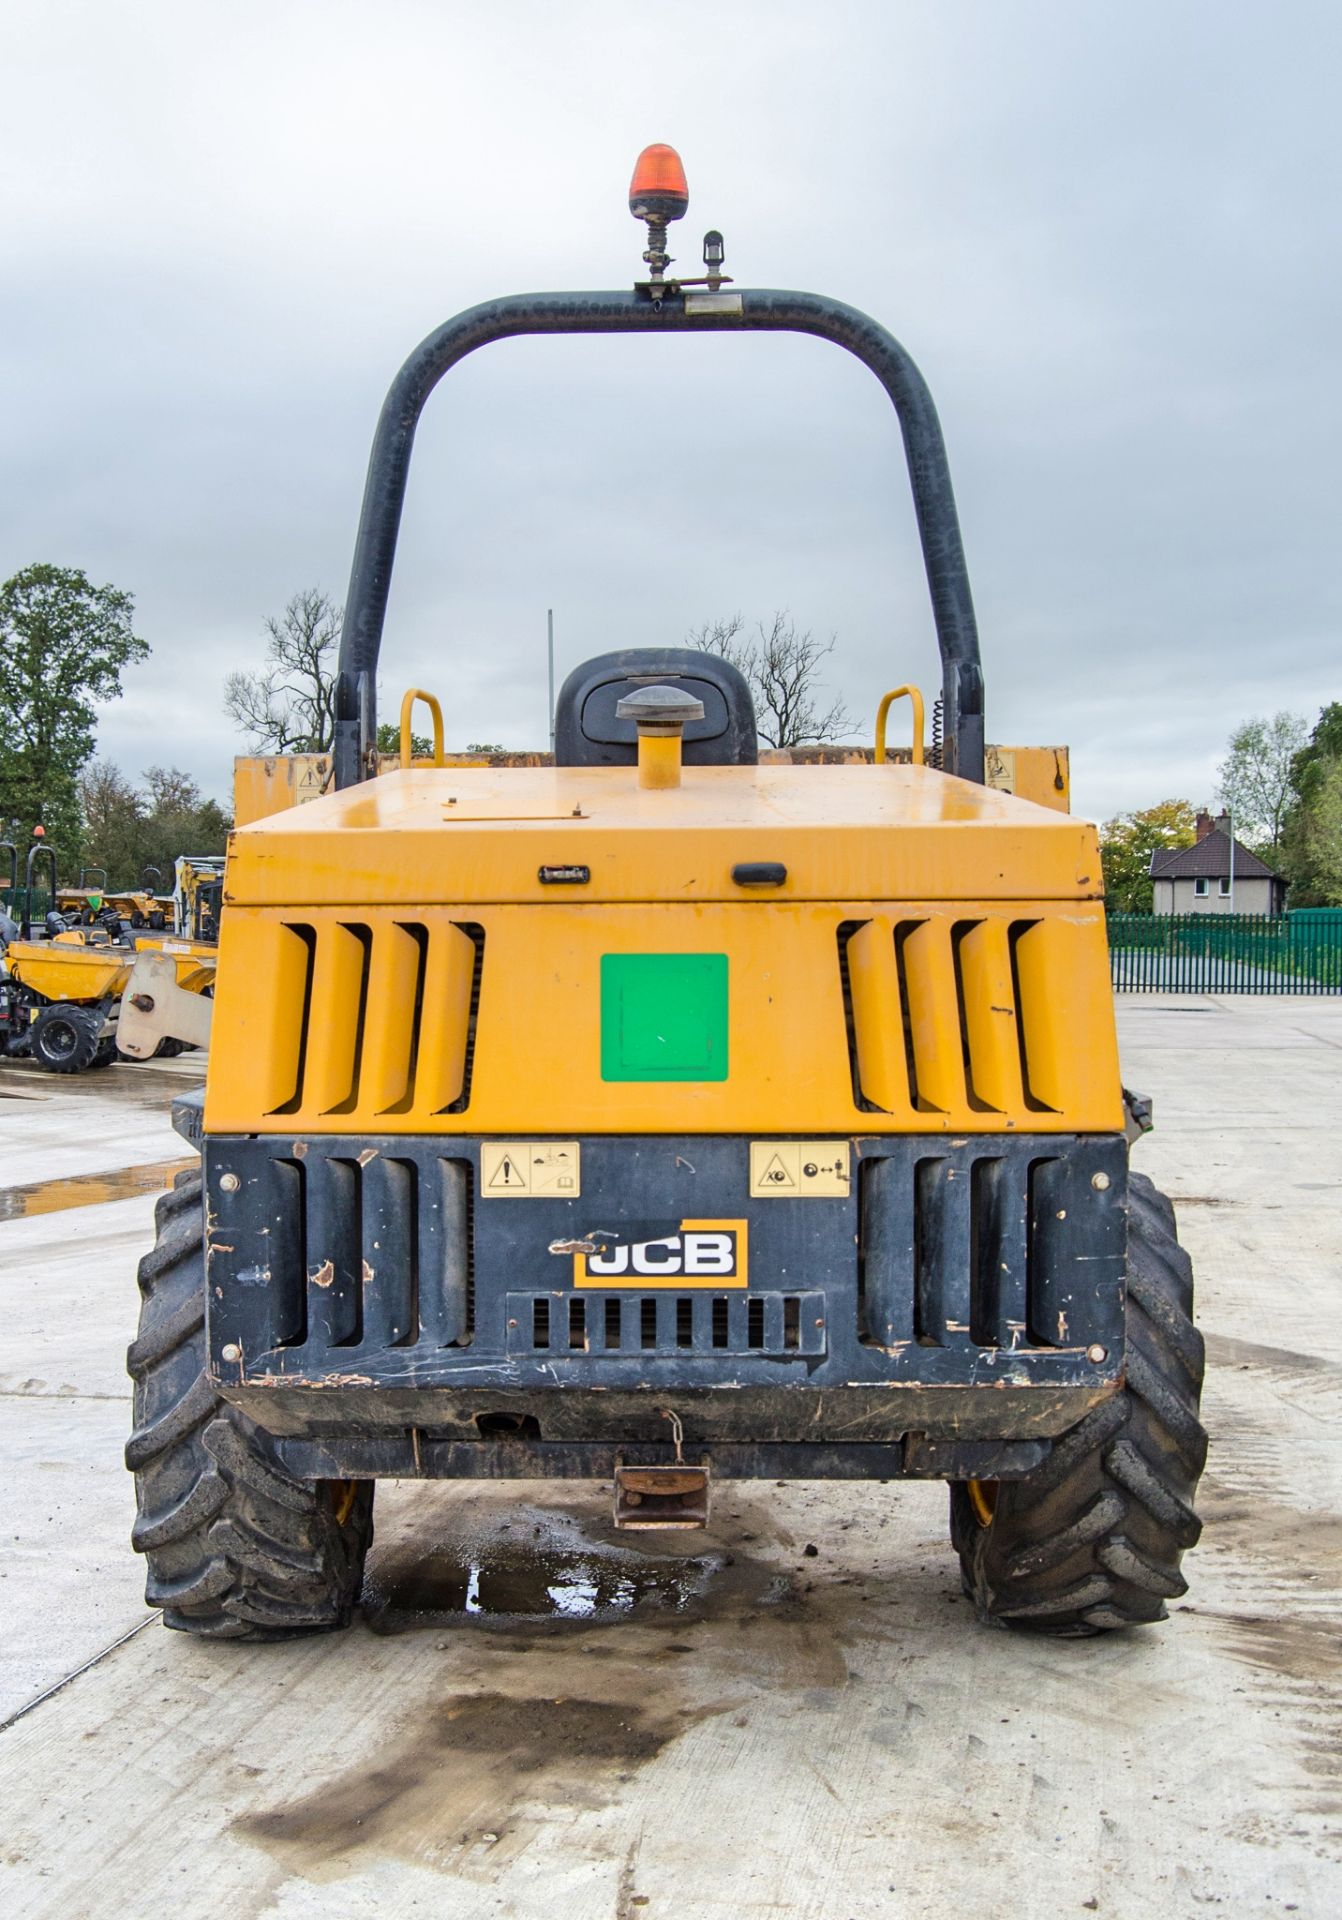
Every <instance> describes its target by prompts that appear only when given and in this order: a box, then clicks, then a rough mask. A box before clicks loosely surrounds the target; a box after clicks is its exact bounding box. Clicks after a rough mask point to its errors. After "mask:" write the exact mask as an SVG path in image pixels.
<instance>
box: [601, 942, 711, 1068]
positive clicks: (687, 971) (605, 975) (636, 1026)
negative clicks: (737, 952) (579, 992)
mask: <svg viewBox="0 0 1342 1920" xmlns="http://www.w3.org/2000/svg"><path fill="white" fill-rule="evenodd" d="M601 1078H602V1079H603V1080H725V1079H726V1078H727V956H726V954H725V953H603V954H602V956H601Z"/></svg>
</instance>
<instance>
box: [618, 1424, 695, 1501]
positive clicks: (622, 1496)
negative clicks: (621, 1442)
mask: <svg viewBox="0 0 1342 1920" xmlns="http://www.w3.org/2000/svg"><path fill="white" fill-rule="evenodd" d="M662 1417H663V1419H666V1420H669V1421H670V1422H671V1431H672V1434H673V1435H674V1438H675V1443H676V1458H675V1461H674V1463H673V1464H672V1465H671V1466H669V1467H634V1466H626V1465H625V1464H624V1462H623V1461H618V1462H617V1463H616V1467H615V1524H616V1526H617V1527H628V1528H630V1529H641V1530H643V1531H650V1530H651V1529H653V1528H655V1527H706V1526H707V1525H708V1504H709V1497H710V1496H709V1484H708V1479H709V1473H710V1467H709V1463H708V1461H707V1460H704V1461H702V1462H701V1463H700V1464H699V1465H698V1466H697V1467H695V1466H691V1465H690V1464H689V1462H688V1461H687V1460H686V1459H685V1455H684V1439H685V1431H684V1428H683V1427H682V1426H681V1423H680V1416H679V1414H675V1413H671V1412H669V1411H668V1412H665V1413H664V1414H663V1416H662Z"/></svg>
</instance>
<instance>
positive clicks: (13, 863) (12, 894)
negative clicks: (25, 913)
mask: <svg viewBox="0 0 1342 1920" xmlns="http://www.w3.org/2000/svg"><path fill="white" fill-rule="evenodd" d="M0 853H7V854H8V855H9V883H8V887H7V892H8V894H9V904H10V905H11V906H13V905H14V904H15V902H16V900H17V898H18V892H19V850H18V848H17V847H16V846H15V845H14V842H13V841H12V840H0Z"/></svg>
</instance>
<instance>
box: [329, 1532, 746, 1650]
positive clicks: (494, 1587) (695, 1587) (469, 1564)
mask: <svg viewBox="0 0 1342 1920" xmlns="http://www.w3.org/2000/svg"><path fill="white" fill-rule="evenodd" d="M509 1513H510V1518H509V1519H508V1520H506V1521H502V1522H498V1523H495V1524H485V1525H482V1526H480V1527H478V1528H470V1529H467V1530H465V1531H463V1532H462V1533H459V1534H457V1536H456V1537H454V1538H448V1539H443V1540H438V1541H426V1540H424V1539H423V1538H422V1537H421V1538H419V1539H417V1540H416V1541H415V1542H414V1543H413V1545H411V1544H409V1543H407V1544H406V1545H404V1546H401V1547H394V1548H392V1549H391V1550H390V1551H388V1552H387V1553H386V1554H385V1555H382V1556H378V1555H376V1554H375V1555H374V1558H373V1560H372V1562H371V1563H370V1566H369V1570H368V1576H367V1579H366V1581H365V1585H364V1591H363V1613H364V1619H365V1621H366V1622H367V1624H368V1626H369V1628H370V1629H371V1630H372V1632H374V1633H380V1634H392V1633H406V1632H409V1631H411V1630H412V1629H414V1628H416V1627H444V1626H450V1625H453V1624H456V1625H460V1624H461V1623H462V1622H463V1621H470V1622H473V1623H474V1624H476V1625H480V1626H487V1625H489V1624H490V1623H491V1622H497V1623H499V1624H500V1625H505V1624H508V1623H510V1622H518V1621H526V1622H528V1623H537V1624H538V1623H541V1622H545V1621H549V1622H554V1623H563V1622H566V1621H570V1622H571V1621H585V1622H587V1623H589V1624H597V1625H600V1624H602V1623H604V1622H613V1621H618V1620H626V1619H629V1618H631V1617H633V1616H636V1615H637V1616H641V1615H644V1614H662V1615H671V1616H673V1617H674V1616H680V1617H684V1616H686V1615H689V1614H693V1613H695V1612H696V1611H697V1610H698V1609H699V1607H700V1606H702V1605H703V1604H704V1603H705V1602H706V1601H707V1600H709V1599H710V1598H711V1597H712V1596H713V1594H714V1592H715V1590H717V1589H719V1588H721V1587H722V1586H723V1585H724V1583H725V1582H726V1576H727V1573H728V1569H730V1568H731V1567H732V1566H733V1564H734V1562H733V1557H732V1556H731V1555H730V1554H726V1553H723V1552H720V1551H717V1550H709V1551H706V1552H705V1551H700V1552H693V1551H691V1552H683V1553H677V1552H674V1551H671V1552H666V1551H651V1550H649V1549H647V1548H639V1547H635V1546H626V1545H625V1544H623V1543H622V1542H620V1541H614V1540H602V1539H599V1538H596V1539H594V1538H593V1537H592V1535H591V1534H590V1533H589V1532H587V1531H585V1530H584V1529H583V1528H582V1527H581V1526H579V1525H578V1524H577V1523H576V1522H575V1521H574V1520H573V1519H571V1518H570V1517H569V1516H567V1515H565V1514H560V1513H554V1512H552V1511H547V1510H545V1509H543V1508H539V1507H537V1508H530V1507H523V1508H520V1509H519V1508H515V1507H514V1508H511V1509H509ZM686 1538H687V1540H688V1539H691V1538H693V1536H686Z"/></svg>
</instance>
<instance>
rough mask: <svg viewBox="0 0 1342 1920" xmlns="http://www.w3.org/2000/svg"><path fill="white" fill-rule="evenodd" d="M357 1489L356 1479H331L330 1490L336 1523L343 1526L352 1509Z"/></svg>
mask: <svg viewBox="0 0 1342 1920" xmlns="http://www.w3.org/2000/svg"><path fill="white" fill-rule="evenodd" d="M358 1491H359V1483H358V1481H357V1480H333V1481H332V1482H331V1492H332V1496H333V1498H334V1500H335V1517H336V1525H337V1526H338V1527H343V1526H344V1524H345V1522H346V1521H347V1520H348V1519H349V1517H350V1514H351V1513H352V1512H353V1510H354V1496H355V1494H356V1493H357V1492H358Z"/></svg>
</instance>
